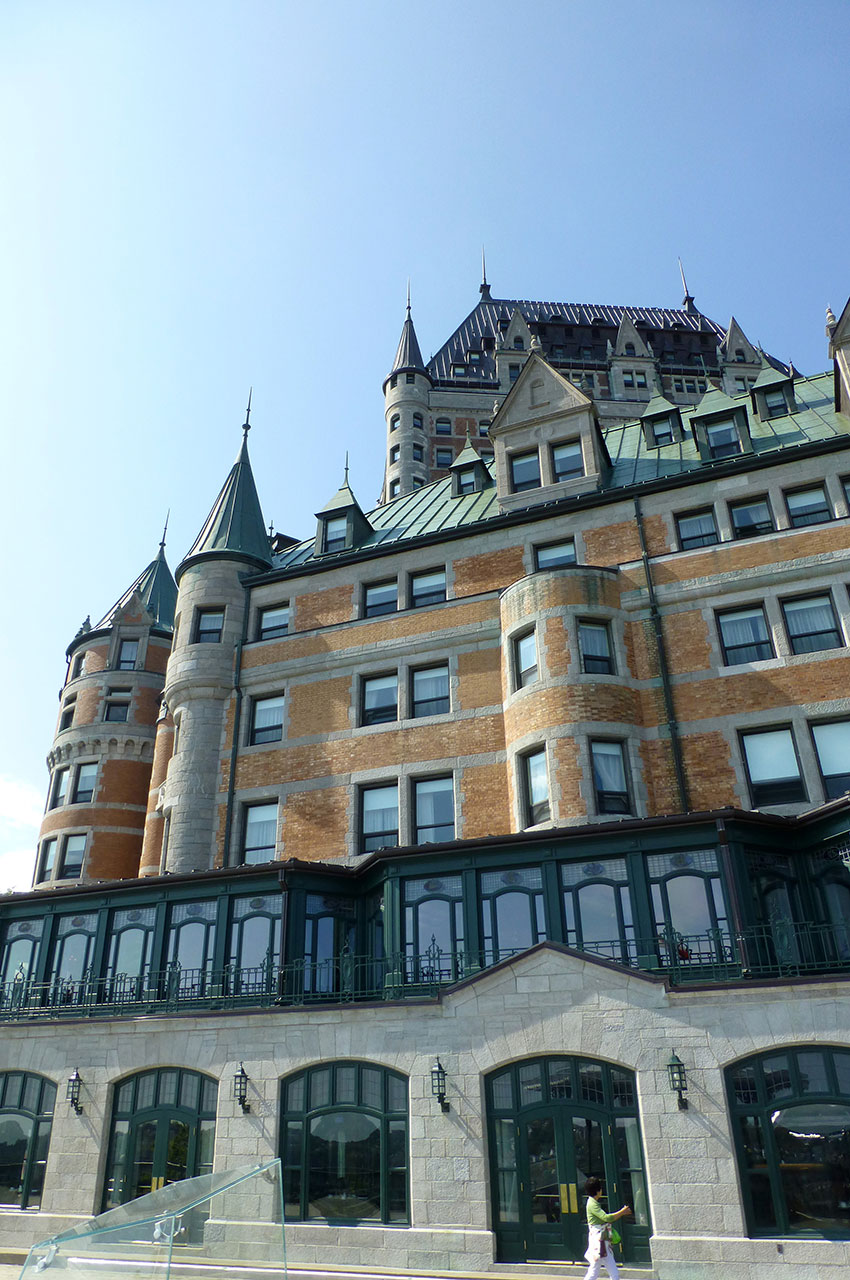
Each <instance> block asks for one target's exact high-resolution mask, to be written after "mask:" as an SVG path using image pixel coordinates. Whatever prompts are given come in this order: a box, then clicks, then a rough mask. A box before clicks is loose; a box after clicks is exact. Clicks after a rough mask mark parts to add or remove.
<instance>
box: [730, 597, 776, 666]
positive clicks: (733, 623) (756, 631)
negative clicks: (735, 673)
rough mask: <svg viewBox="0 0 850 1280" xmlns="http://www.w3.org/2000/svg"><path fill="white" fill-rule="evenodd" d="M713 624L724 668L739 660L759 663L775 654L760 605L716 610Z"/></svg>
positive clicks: (737, 662)
mask: <svg viewBox="0 0 850 1280" xmlns="http://www.w3.org/2000/svg"><path fill="white" fill-rule="evenodd" d="M717 625H718V627H719V629H720V644H721V647H722V649H723V661H724V662H725V663H726V666H727V667H736V666H738V664H739V663H741V662H761V661H762V660H763V659H764V658H773V657H775V656H776V655H775V654H774V652H773V643H772V641H771V638H770V631H769V630H768V627H767V619H766V618H765V616H764V609H763V608H762V606H761V605H757V606H756V607H754V608H750V609H729V610H727V611H726V612H725V613H718V615H717Z"/></svg>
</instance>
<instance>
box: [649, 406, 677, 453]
mask: <svg viewBox="0 0 850 1280" xmlns="http://www.w3.org/2000/svg"><path fill="white" fill-rule="evenodd" d="M650 430H651V431H652V443H653V444H654V445H655V446H656V447H657V448H661V446H662V445H665V444H672V443H673V440H674V434H673V419H672V417H671V416H670V414H669V413H668V414H667V416H666V417H665V418H656V419H655V421H654V422H653V423H651V424H650Z"/></svg>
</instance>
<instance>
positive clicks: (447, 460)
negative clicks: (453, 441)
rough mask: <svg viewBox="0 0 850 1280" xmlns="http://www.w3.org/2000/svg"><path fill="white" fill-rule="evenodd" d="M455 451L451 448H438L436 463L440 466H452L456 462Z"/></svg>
mask: <svg viewBox="0 0 850 1280" xmlns="http://www.w3.org/2000/svg"><path fill="white" fill-rule="evenodd" d="M454 456H455V455H454V452H453V450H451V449H438V450H437V453H436V463H437V466H438V467H450V466H451V465H452V463H453V462H454Z"/></svg>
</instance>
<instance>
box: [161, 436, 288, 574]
mask: <svg viewBox="0 0 850 1280" xmlns="http://www.w3.org/2000/svg"><path fill="white" fill-rule="evenodd" d="M222 553H227V554H230V555H240V556H245V557H246V558H247V559H250V560H256V561H258V562H259V563H260V564H264V565H269V564H271V553H270V551H269V536H268V534H267V532H266V526H265V521H264V520H263V513H262V510H261V508H260V499H259V498H258V497H257V486H256V485H255V484H254V474H253V472H252V471H251V463H250V461H249V459H248V440H247V436H246V438H245V439H243V441H242V448H241V449H240V450H239V457H238V458H237V459H236V461H235V463H234V464H233V467H232V468H231V471H230V475H229V476H228V477H227V479H226V480H225V482H224V484H223V485H222V488H221V492H220V493H219V495H218V497H217V498H216V500H215V502H214V503H213V508H212V511H211V512H210V513H209V515H208V516H207V518H206V521H205V523H204V527H203V528H202V529H201V532H200V533H199V534H198V536H197V538H196V539H195V541H194V544H193V545H192V547H191V548H190V550H189V551H188V552H187V554H186V555H185V556H184V558H183V560H182V562H181V565H180V566H178V569H177V573H178V576H179V574H180V569H181V568H182V566H183V565H184V564H185V563H186V561H187V560H191V559H193V558H194V557H195V556H201V555H211V556H214V555H221V554H222Z"/></svg>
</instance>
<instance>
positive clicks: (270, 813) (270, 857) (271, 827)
mask: <svg viewBox="0 0 850 1280" xmlns="http://www.w3.org/2000/svg"><path fill="white" fill-rule="evenodd" d="M276 844H277V805H276V804H250V805H248V807H247V808H246V810H245V827H244V831H243V835H242V862H243V864H244V865H245V866H250V865H251V864H253V863H255V862H273V861H274V855H275V846H276Z"/></svg>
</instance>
